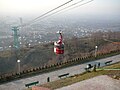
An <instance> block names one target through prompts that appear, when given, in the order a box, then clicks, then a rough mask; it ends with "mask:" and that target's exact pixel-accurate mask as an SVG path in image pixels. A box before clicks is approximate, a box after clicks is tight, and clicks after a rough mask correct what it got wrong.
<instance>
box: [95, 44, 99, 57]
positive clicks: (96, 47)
mask: <svg viewBox="0 0 120 90" xmlns="http://www.w3.org/2000/svg"><path fill="white" fill-rule="evenodd" d="M97 49H98V46H95V57H96V56H97Z"/></svg>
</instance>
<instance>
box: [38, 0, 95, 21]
mask: <svg viewBox="0 0 120 90" xmlns="http://www.w3.org/2000/svg"><path fill="white" fill-rule="evenodd" d="M82 1H84V0H81V1H79V2H77V3H74V4H72V5H70V6H67V7H65V8H63V9H60V10H59V11H56V12H54V13H51V14H49V15H48V16H45V17H42V18H41V19H39V20H42V19H44V18H47V17H49V16H52V15H54V14H56V13H59V12H61V11H63V10H65V9H67V8H70V7H72V6H74V5H77V4H79V3H80V2H82ZM92 1H94V0H90V1H88V2H85V3H83V4H80V5H78V6H75V7H73V8H71V9H74V8H77V7H80V6H83V5H85V4H88V3H90V2H92ZM71 9H68V10H71ZM68 10H66V11H68Z"/></svg>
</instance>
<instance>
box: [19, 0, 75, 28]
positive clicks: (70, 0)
mask: <svg viewBox="0 0 120 90" xmlns="http://www.w3.org/2000/svg"><path fill="white" fill-rule="evenodd" d="M72 1H73V0H69V1H67V2H65V3H63V4H62V5H59V6H58V7H56V8H54V9H52V10H50V11H48V12H46V13H44V14H42V15H40V16H38V17H36V18H35V19H33V20H31V21H30V22H29V23H32V22H34V21H35V20H37V19H38V18H41V17H43V16H45V15H47V14H49V13H51V12H53V11H55V10H57V9H59V8H61V7H63V6H65V5H67V4H68V3H70V2H72ZM29 23H27V24H29ZM27 24H24V25H20V26H26V25H27ZM18 27H19V26H18Z"/></svg>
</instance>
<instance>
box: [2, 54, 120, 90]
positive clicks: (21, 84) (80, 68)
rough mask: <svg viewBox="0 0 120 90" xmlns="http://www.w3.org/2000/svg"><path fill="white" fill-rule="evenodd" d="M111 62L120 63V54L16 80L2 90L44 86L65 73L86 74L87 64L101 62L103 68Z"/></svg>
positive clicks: (6, 84) (20, 89) (4, 85)
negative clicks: (36, 85) (48, 81)
mask: <svg viewBox="0 0 120 90" xmlns="http://www.w3.org/2000/svg"><path fill="white" fill-rule="evenodd" d="M111 60H112V62H111V63H110V64H114V63H117V62H120V54H119V55H116V56H112V57H107V58H104V59H99V60H97V61H92V62H87V63H84V64H80V65H75V66H71V67H66V68H63V69H59V70H55V71H52V72H48V73H43V74H39V75H36V76H32V77H28V78H23V79H20V80H15V81H12V82H8V83H5V84H1V85H0V90H25V89H26V88H27V87H25V84H27V83H31V82H35V81H39V84H44V83H47V78H48V77H50V81H55V80H58V79H59V78H58V76H59V75H62V74H65V73H69V76H72V75H75V74H80V73H83V72H85V68H86V66H87V64H92V65H94V64H98V63H99V62H100V64H101V66H105V62H107V61H111Z"/></svg>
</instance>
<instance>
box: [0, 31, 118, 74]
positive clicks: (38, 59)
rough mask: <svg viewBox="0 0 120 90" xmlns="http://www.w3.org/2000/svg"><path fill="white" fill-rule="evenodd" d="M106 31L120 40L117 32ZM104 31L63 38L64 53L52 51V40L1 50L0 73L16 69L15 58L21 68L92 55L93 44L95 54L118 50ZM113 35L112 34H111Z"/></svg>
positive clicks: (109, 35)
mask: <svg viewBox="0 0 120 90" xmlns="http://www.w3.org/2000/svg"><path fill="white" fill-rule="evenodd" d="M113 34H115V33H112V32H109V33H107V35H108V37H107V39H109V40H115V41H120V36H119V35H118V34H119V33H116V35H115V36H116V37H114V35H113ZM103 35H104V33H102V32H96V33H92V34H91V36H89V37H83V38H77V37H72V38H71V39H67V38H65V39H64V43H65V53H64V55H62V56H58V55H56V54H55V53H54V52H53V48H54V45H53V42H51V43H47V44H39V45H36V46H33V47H30V48H28V47H26V48H21V49H20V50H18V51H14V50H10V51H4V52H3V51H2V52H0V68H2V69H0V74H4V73H8V72H16V71H17V60H18V59H20V60H21V63H20V64H21V70H26V69H30V68H33V67H38V66H39V67H42V66H45V65H51V64H55V63H57V62H65V61H68V60H71V59H74V58H77V57H85V56H88V55H94V50H95V46H96V45H97V46H98V51H97V54H99V53H106V52H111V51H114V50H120V45H119V44H113V43H112V42H108V41H105V40H104V38H103ZM112 35H113V36H112Z"/></svg>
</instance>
